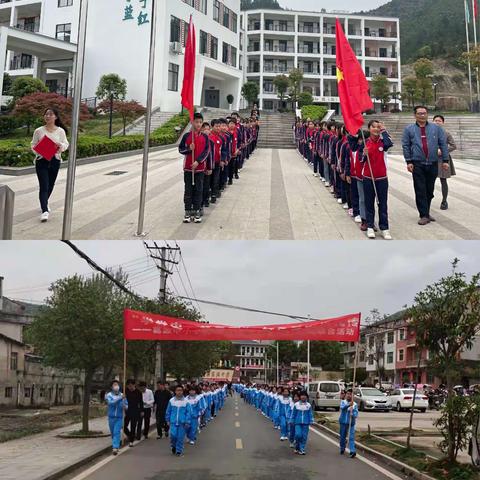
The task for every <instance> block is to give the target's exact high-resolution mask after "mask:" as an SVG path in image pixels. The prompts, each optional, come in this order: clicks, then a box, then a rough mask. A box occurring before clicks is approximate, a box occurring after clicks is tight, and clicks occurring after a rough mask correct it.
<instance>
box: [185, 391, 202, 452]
mask: <svg viewBox="0 0 480 480" xmlns="http://www.w3.org/2000/svg"><path fill="white" fill-rule="evenodd" d="M198 393H199V391H198V388H197V387H194V386H189V387H188V397H187V402H188V403H189V404H190V409H191V412H190V415H191V416H190V426H189V428H188V429H187V439H188V443H190V445H195V442H196V441H197V432H198V419H199V417H200V407H201V405H200V400H201V399H200V398H199V396H198Z"/></svg>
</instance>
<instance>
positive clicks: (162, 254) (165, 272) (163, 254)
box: [144, 242, 180, 381]
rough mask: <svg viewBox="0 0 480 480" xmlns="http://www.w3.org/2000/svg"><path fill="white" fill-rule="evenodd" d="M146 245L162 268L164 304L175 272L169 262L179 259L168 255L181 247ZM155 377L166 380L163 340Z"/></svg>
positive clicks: (157, 350) (158, 348)
mask: <svg viewBox="0 0 480 480" xmlns="http://www.w3.org/2000/svg"><path fill="white" fill-rule="evenodd" d="M144 245H145V248H146V249H147V251H148V252H149V254H150V258H151V259H153V261H154V262H155V265H156V266H157V268H158V270H160V290H159V292H158V298H159V300H160V303H161V304H164V303H166V301H167V279H168V276H169V275H172V274H173V272H172V271H170V270H169V269H168V268H167V263H170V264H172V265H178V261H176V260H175V259H171V258H167V255H168V254H170V253H175V252H179V251H180V247H170V246H168V245H167V246H164V247H159V246H158V245H157V242H153V245H149V244H148V243H147V242H144ZM158 262H160V263H158ZM155 378H156V379H157V380H162V381H163V380H165V372H164V368H163V346H162V342H161V341H158V342H156V343H155Z"/></svg>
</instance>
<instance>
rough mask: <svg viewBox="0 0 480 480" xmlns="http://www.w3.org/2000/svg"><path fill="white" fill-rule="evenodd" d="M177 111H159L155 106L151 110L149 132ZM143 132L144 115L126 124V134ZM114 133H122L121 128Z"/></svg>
mask: <svg viewBox="0 0 480 480" xmlns="http://www.w3.org/2000/svg"><path fill="white" fill-rule="evenodd" d="M177 113H178V112H161V111H160V109H159V108H156V109H155V110H153V112H152V124H151V127H150V132H153V131H154V130H156V129H157V128H159V127H161V126H162V125H163V124H164V123H166V122H168V120H170V119H171V118H172V117H173V116H174V115H176V114H177ZM144 133H145V116H142V117H140V118H138V119H137V120H135V121H134V122H132V123H131V124H130V125H127V130H126V134H127V135H139V134H140V135H142V134H144ZM115 135H123V130H121V131H120V132H116V133H115Z"/></svg>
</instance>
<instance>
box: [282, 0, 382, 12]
mask: <svg viewBox="0 0 480 480" xmlns="http://www.w3.org/2000/svg"><path fill="white" fill-rule="evenodd" d="M388 2H389V0H363V1H362V2H359V1H358V0H342V1H340V2H332V1H331V0H328V1H327V0H278V3H279V4H280V5H281V6H282V7H285V8H291V9H295V10H310V11H320V10H321V9H322V8H325V9H326V10H327V11H329V12H330V11H332V10H347V11H350V12H359V11H367V10H372V9H373V8H376V7H378V6H380V5H383V4H385V3H388Z"/></svg>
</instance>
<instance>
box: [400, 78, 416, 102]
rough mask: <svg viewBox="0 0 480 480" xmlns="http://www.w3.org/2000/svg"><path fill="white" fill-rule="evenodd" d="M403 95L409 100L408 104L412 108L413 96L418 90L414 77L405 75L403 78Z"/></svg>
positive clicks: (414, 96)
mask: <svg viewBox="0 0 480 480" xmlns="http://www.w3.org/2000/svg"><path fill="white" fill-rule="evenodd" d="M403 91H404V95H405V96H406V98H407V99H408V101H409V104H410V106H411V107H412V108H413V106H414V104H415V98H416V95H417V92H418V81H417V79H416V78H415V77H407V78H405V79H404V80H403Z"/></svg>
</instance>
